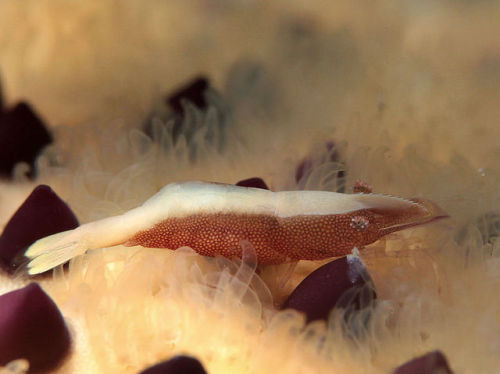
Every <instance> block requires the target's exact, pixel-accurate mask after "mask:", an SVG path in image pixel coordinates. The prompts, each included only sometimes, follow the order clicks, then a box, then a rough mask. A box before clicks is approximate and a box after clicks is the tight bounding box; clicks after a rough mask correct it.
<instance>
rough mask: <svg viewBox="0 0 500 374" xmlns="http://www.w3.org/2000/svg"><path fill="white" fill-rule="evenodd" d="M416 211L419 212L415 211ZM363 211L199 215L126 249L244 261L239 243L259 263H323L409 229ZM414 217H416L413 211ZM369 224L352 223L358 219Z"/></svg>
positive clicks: (162, 227) (170, 223)
mask: <svg viewBox="0 0 500 374" xmlns="http://www.w3.org/2000/svg"><path fill="white" fill-rule="evenodd" d="M415 209H418V207H416V208H415ZM392 213H394V214H391V212H388V211H384V212H381V211H377V210H376V209H369V210H358V211H354V212H350V213H348V214H334V215H299V216H292V217H276V216H269V215H257V214H253V215H250V214H234V213H228V214H223V213H217V214H204V215H201V214H198V215H190V216H187V217H182V218H179V217H178V218H168V219H166V220H164V221H162V222H160V223H158V224H157V225H155V226H153V227H152V228H151V229H148V230H144V231H141V232H139V233H137V234H135V235H134V236H133V237H132V238H131V239H130V240H129V241H128V242H127V243H126V245H129V246H133V245H141V246H143V247H149V248H170V249H177V248H179V247H182V246H188V247H191V248H193V249H194V250H195V251H196V252H198V253H199V254H201V255H204V256H211V257H213V256H217V255H220V256H224V257H227V258H233V257H241V247H240V240H243V239H246V240H248V241H249V242H250V243H252V245H253V246H254V247H255V251H256V253H257V259H258V262H259V264H263V265H266V264H280V263H284V262H287V261H294V260H295V261H296V260H320V259H324V258H329V257H337V256H344V255H346V254H348V253H350V252H351V251H352V249H353V247H358V248H361V247H363V246H364V245H367V244H370V243H373V242H375V241H376V240H378V239H379V238H380V237H381V236H383V235H385V234H388V233H390V232H393V231H396V230H400V229H403V228H405V227H407V225H405V226H404V227H403V226H397V225H398V223H400V222H406V221H405V217H408V216H411V214H412V212H411V209H409V210H408V211H407V212H402V211H397V212H392ZM413 214H414V213H413ZM359 217H362V218H363V220H365V221H366V222H369V224H366V225H356V224H353V220H354V221H356V220H359Z"/></svg>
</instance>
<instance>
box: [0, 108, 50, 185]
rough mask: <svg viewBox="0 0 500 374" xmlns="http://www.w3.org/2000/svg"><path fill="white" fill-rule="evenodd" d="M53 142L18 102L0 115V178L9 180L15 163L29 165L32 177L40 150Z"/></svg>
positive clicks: (28, 109)
mask: <svg viewBox="0 0 500 374" xmlns="http://www.w3.org/2000/svg"><path fill="white" fill-rule="evenodd" d="M51 142H52V136H51V135H50V133H49V131H48V130H47V128H46V126H45V125H44V123H43V122H42V121H41V120H40V119H39V118H38V117H37V115H36V114H35V113H34V112H33V110H32V109H31V107H30V106H29V105H28V104H26V103H23V102H21V103H19V104H17V105H16V106H15V107H14V108H12V109H10V110H7V111H5V112H4V113H3V115H1V116H0V175H3V176H4V177H10V176H11V175H12V171H13V170H14V166H15V165H16V164H17V163H18V162H21V161H22V162H26V163H28V164H29V165H30V166H31V170H30V172H29V173H28V176H29V177H30V178H33V177H34V176H35V170H34V167H35V160H36V157H37V156H38V154H39V152H40V151H41V150H42V148H43V147H45V146H46V145H48V144H50V143H51Z"/></svg>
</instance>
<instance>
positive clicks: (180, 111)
mask: <svg viewBox="0 0 500 374" xmlns="http://www.w3.org/2000/svg"><path fill="white" fill-rule="evenodd" d="M208 87H209V83H208V79H207V78H205V77H203V76H200V77H196V78H195V79H193V80H192V81H191V82H189V83H188V84H186V85H185V86H183V87H181V88H179V89H177V90H176V91H175V92H173V93H172V94H171V95H170V96H169V97H168V99H167V102H168V104H169V106H170V107H171V108H172V110H173V111H174V112H175V113H176V114H177V115H179V116H183V115H184V108H183V106H182V103H183V102H184V101H189V102H190V103H192V104H194V105H195V106H196V107H198V108H199V109H205V108H206V107H207V101H206V99H205V91H206V90H207V89H208Z"/></svg>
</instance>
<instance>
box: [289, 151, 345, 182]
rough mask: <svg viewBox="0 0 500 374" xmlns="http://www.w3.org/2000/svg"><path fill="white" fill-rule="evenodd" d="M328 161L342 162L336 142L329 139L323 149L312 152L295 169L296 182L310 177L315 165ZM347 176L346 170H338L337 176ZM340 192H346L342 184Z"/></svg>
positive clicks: (339, 177)
mask: <svg viewBox="0 0 500 374" xmlns="http://www.w3.org/2000/svg"><path fill="white" fill-rule="evenodd" d="M328 162H336V163H340V162H341V156H340V153H339V152H338V150H337V148H336V146H335V143H334V142H333V141H328V142H326V143H325V144H324V147H323V149H322V150H321V151H320V152H319V153H316V154H312V155H309V156H307V157H306V158H304V159H303V160H302V161H301V162H300V163H299V165H298V166H297V167H296V169H295V182H296V183H300V182H301V181H302V180H303V179H306V178H308V177H309V175H310V174H311V173H312V171H313V167H314V166H315V165H320V164H324V163H328ZM344 176H345V171H344V170H339V171H338V172H337V178H338V179H341V178H343V177H344ZM338 192H344V191H343V186H340V189H339V191H338Z"/></svg>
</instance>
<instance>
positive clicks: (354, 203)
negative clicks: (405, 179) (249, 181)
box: [142, 182, 419, 219]
mask: <svg viewBox="0 0 500 374" xmlns="http://www.w3.org/2000/svg"><path fill="white" fill-rule="evenodd" d="M415 205H417V206H419V205H418V204H416V203H414V202H412V201H408V200H405V199H402V198H399V197H393V196H385V195H375V194H342V193H336V192H327V191H280V192H272V191H268V190H263V189H259V188H250V187H239V186H234V185H227V184H217V183H204V182H186V183H172V184H169V185H167V186H165V187H164V188H162V189H161V190H160V191H159V192H158V193H157V194H156V195H154V196H153V197H151V198H150V199H149V200H147V201H146V202H145V203H144V204H143V205H142V208H146V209H147V211H148V214H150V215H151V216H150V218H153V217H152V216H155V218H158V219H161V218H164V219H165V218H170V217H185V216H189V215H193V214H215V213H234V214H264V215H274V216H277V217H292V216H297V215H330V214H345V213H349V212H352V211H356V210H361V209H369V208H394V209H401V208H402V209H404V208H408V207H410V206H415Z"/></svg>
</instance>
